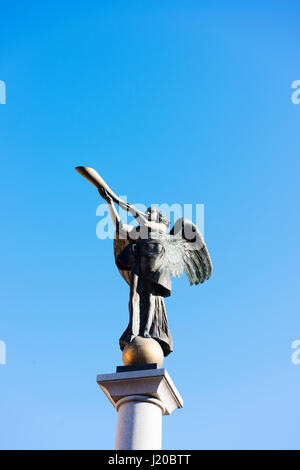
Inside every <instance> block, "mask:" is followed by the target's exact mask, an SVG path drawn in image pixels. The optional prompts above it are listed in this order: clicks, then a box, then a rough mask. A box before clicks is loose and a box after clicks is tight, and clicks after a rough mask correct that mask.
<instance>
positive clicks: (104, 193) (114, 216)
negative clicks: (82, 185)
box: [98, 188, 122, 232]
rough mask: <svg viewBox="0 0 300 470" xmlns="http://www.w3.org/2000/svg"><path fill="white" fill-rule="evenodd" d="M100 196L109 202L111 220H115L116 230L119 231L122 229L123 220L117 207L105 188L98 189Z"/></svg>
mask: <svg viewBox="0 0 300 470" xmlns="http://www.w3.org/2000/svg"><path fill="white" fill-rule="evenodd" d="M98 191H99V194H100V196H101V197H102V198H103V199H104V200H105V201H106V202H107V205H108V210H109V213H110V216H111V220H112V221H113V224H114V226H115V227H116V230H117V231H118V232H119V231H120V229H122V222H121V218H120V216H119V214H118V212H117V210H116V208H115V205H114V203H113V200H112V198H111V197H110V196H109V195H108V194H107V191H105V189H103V188H99V189H98Z"/></svg>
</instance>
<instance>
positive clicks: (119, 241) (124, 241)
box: [114, 224, 133, 285]
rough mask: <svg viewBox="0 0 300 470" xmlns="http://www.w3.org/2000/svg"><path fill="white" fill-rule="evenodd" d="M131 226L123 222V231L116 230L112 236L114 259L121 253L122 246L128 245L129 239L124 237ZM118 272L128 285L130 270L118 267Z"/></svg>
mask: <svg viewBox="0 0 300 470" xmlns="http://www.w3.org/2000/svg"><path fill="white" fill-rule="evenodd" d="M132 228H133V226H132V225H126V224H123V229H125V231H124V232H123V231H122V232H121V233H119V232H118V230H117V231H116V233H115V237H114V255H115V260H116V259H117V256H118V255H119V254H120V253H121V251H122V250H124V248H126V246H127V245H128V243H129V240H128V237H126V231H127V232H130V230H132ZM118 269H119V268H118ZM119 272H120V274H121V276H122V277H123V279H125V281H126V282H127V284H129V285H130V271H125V270H122V269H119Z"/></svg>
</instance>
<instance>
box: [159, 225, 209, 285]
mask: <svg viewBox="0 0 300 470" xmlns="http://www.w3.org/2000/svg"><path fill="white" fill-rule="evenodd" d="M165 246H166V268H167V270H168V272H169V274H171V275H172V276H174V277H179V276H181V275H182V274H183V271H185V273H186V275H187V277H188V279H189V281H190V284H191V285H193V284H196V285H197V284H199V283H203V282H204V281H205V280H207V279H209V278H210V276H211V273H212V269H213V266H212V262H211V258H210V255H209V252H208V249H207V246H206V244H205V242H204V239H203V237H202V235H201V233H200V232H199V230H198V228H197V227H196V225H194V224H193V223H192V222H191V221H190V220H188V219H185V218H181V219H178V220H177V222H176V223H175V225H174V227H173V228H172V229H171V231H170V234H169V235H168V236H167V237H166V243H165Z"/></svg>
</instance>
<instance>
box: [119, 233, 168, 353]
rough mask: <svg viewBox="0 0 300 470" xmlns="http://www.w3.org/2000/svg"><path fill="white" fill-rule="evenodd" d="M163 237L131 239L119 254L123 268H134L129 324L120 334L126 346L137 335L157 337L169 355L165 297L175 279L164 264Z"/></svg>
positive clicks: (121, 340) (121, 346)
mask: <svg viewBox="0 0 300 470" xmlns="http://www.w3.org/2000/svg"><path fill="white" fill-rule="evenodd" d="M164 262H165V247H164V242H163V238H162V237H159V238H155V233H154V234H153V233H152V234H151V236H150V238H147V239H141V238H139V239H137V240H135V241H133V240H131V241H130V242H129V244H128V245H127V246H126V247H125V248H124V249H123V250H122V251H121V253H120V254H119V255H118V256H117V258H116V264H117V266H118V268H119V269H122V270H127V271H130V273H131V275H130V299H129V324H128V326H127V328H126V330H125V331H124V333H123V334H122V336H121V338H120V348H121V350H123V349H124V347H125V346H126V344H127V343H130V342H131V341H132V340H133V339H134V338H135V337H136V336H142V337H144V338H153V339H155V340H156V341H158V342H159V344H160V345H161V347H162V350H163V352H164V355H165V356H167V355H168V354H170V352H172V351H173V341H172V337H171V333H170V330H169V327H168V320H167V314H166V309H165V303H164V297H168V296H170V295H171V289H172V283H171V279H170V276H169V274H167V272H166V269H165V268H164Z"/></svg>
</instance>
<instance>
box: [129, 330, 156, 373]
mask: <svg viewBox="0 0 300 470" xmlns="http://www.w3.org/2000/svg"><path fill="white" fill-rule="evenodd" d="M163 360H164V353H163V350H162V348H161V346H160V344H159V343H158V341H156V340H155V339H153V338H143V337H142V336H136V337H135V338H134V339H133V340H132V341H131V343H128V344H126V346H125V348H124V350H123V362H124V364H125V366H133V365H141V364H153V363H157V365H158V367H159V368H160V367H161V366H162V363H163Z"/></svg>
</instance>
